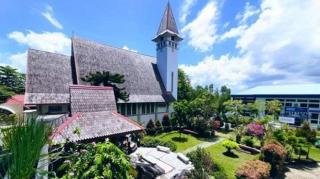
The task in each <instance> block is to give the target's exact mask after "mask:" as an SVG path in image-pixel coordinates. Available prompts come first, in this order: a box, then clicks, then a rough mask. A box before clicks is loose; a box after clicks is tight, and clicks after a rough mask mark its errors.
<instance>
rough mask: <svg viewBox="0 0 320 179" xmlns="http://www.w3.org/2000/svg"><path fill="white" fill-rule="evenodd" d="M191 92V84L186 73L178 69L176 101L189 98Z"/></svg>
mask: <svg viewBox="0 0 320 179" xmlns="http://www.w3.org/2000/svg"><path fill="white" fill-rule="evenodd" d="M191 93H192V86H191V83H190V79H189V77H188V76H187V74H186V73H185V72H184V71H183V70H182V69H180V68H179V69H178V101H181V100H190V99H191Z"/></svg>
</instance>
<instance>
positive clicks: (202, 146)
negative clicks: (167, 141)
mask: <svg viewBox="0 0 320 179" xmlns="http://www.w3.org/2000/svg"><path fill="white" fill-rule="evenodd" d="M222 140H223V138H222V137H219V138H218V139H217V140H215V141H212V142H202V143H200V144H198V145H195V146H193V147H190V148H188V149H187V150H184V151H182V153H184V154H187V153H189V152H192V151H195V150H197V148H198V147H200V148H207V147H210V146H212V145H215V144H217V143H219V142H221V141H222Z"/></svg>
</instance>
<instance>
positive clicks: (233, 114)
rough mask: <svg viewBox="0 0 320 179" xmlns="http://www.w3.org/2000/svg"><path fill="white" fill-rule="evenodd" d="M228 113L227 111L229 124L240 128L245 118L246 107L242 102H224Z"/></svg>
mask: <svg viewBox="0 0 320 179" xmlns="http://www.w3.org/2000/svg"><path fill="white" fill-rule="evenodd" d="M224 105H225V108H226V111H227V114H226V115H227V116H226V117H227V119H228V121H229V122H231V123H233V124H235V125H236V126H238V125H239V124H241V121H242V117H243V110H244V108H245V105H244V104H243V103H242V101H240V100H229V101H226V102H224Z"/></svg>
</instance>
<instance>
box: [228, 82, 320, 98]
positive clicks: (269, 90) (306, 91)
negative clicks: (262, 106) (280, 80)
mask: <svg viewBox="0 0 320 179" xmlns="http://www.w3.org/2000/svg"><path fill="white" fill-rule="evenodd" d="M232 95H239V96H243V95H252V96H256V95H258V96H261V95H320V84H294V85H269V86H257V87H254V88H250V89H247V90H244V91H240V92H237V93H234V94H232Z"/></svg>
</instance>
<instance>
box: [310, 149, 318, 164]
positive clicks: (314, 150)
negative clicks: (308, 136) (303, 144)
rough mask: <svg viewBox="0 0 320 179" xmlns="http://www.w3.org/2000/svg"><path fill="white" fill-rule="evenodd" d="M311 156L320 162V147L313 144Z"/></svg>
mask: <svg viewBox="0 0 320 179" xmlns="http://www.w3.org/2000/svg"><path fill="white" fill-rule="evenodd" d="M309 158H311V159H313V160H316V161H318V162H320V148H316V147H315V146H312V147H311V148H310V153H309Z"/></svg>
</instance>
